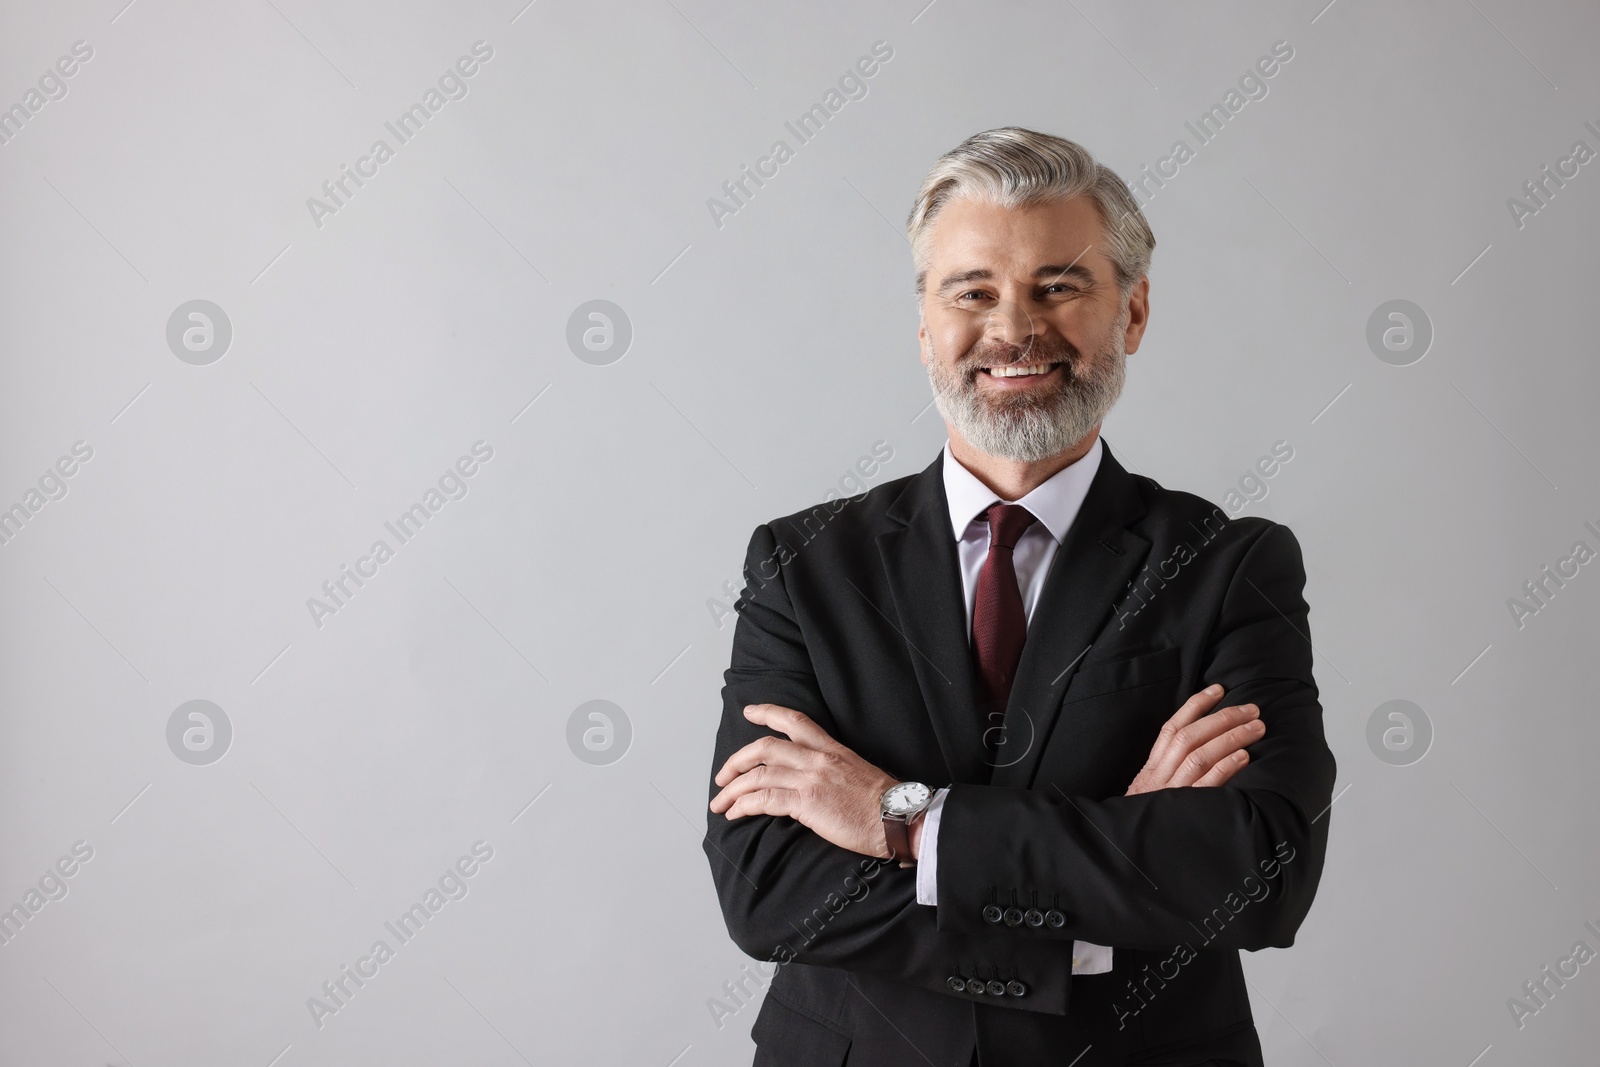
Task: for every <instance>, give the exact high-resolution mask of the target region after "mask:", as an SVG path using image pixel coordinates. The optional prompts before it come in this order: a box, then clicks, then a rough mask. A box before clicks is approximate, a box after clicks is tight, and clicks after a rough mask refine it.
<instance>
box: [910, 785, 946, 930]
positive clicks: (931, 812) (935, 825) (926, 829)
mask: <svg viewBox="0 0 1600 1067" xmlns="http://www.w3.org/2000/svg"><path fill="white" fill-rule="evenodd" d="M948 792H950V790H948V789H935V790H934V791H933V799H932V800H930V801H929V802H928V810H927V811H925V812H923V813H922V839H921V840H920V841H918V842H917V903H918V904H929V905H937V904H938V903H939V813H940V812H941V811H943V810H944V798H945V794H946V793H948Z"/></svg>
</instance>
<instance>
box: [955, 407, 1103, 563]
mask: <svg viewBox="0 0 1600 1067" xmlns="http://www.w3.org/2000/svg"><path fill="white" fill-rule="evenodd" d="M1103 451H1104V450H1103V449H1102V448H1101V447H1100V435H1099V434H1096V435H1095V439H1094V444H1093V445H1092V446H1090V448H1089V451H1088V452H1087V453H1085V454H1084V456H1083V458H1082V459H1080V460H1078V461H1077V462H1075V463H1071V464H1068V465H1067V466H1065V467H1063V468H1061V469H1060V470H1059V471H1057V472H1056V473H1054V474H1052V475H1051V476H1050V477H1049V478H1047V479H1045V481H1044V482H1043V483H1042V484H1040V485H1038V486H1036V487H1034V490H1033V491H1032V492H1031V493H1029V494H1028V495H1027V496H1025V497H1023V498H1022V499H1021V500H1016V501H1005V503H1016V504H1021V505H1022V506H1023V507H1025V508H1027V509H1028V511H1029V513H1030V514H1032V515H1033V517H1034V518H1036V519H1038V520H1039V521H1040V522H1041V523H1043V524H1044V526H1045V528H1046V529H1047V530H1049V531H1050V536H1051V537H1054V538H1055V539H1056V543H1057V544H1060V543H1061V539H1062V538H1064V537H1066V536H1067V530H1068V529H1069V528H1070V527H1071V526H1072V520H1073V519H1075V518H1077V517H1078V509H1079V508H1081V507H1082V506H1083V498H1084V497H1086V496H1088V495H1089V485H1090V483H1092V482H1093V481H1094V475H1095V472H1096V471H1097V470H1099V469H1100V456H1101V454H1102V453H1103ZM940 466H941V468H942V471H943V474H944V496H945V500H946V501H947V502H948V503H949V505H950V528H951V530H952V531H953V532H954V533H955V539H956V540H957V541H959V540H961V537H962V535H963V534H965V533H966V532H967V527H968V525H969V524H971V523H972V522H974V521H976V520H977V519H978V518H979V516H981V515H982V514H983V512H984V511H985V510H986V509H987V508H988V507H989V505H990V504H993V503H994V502H995V501H997V500H999V499H1000V497H999V496H997V495H996V494H995V492H994V490H992V489H990V488H989V487H988V486H986V485H984V484H983V483H982V482H980V481H979V480H978V478H977V475H975V474H973V473H972V472H971V471H969V470H967V468H965V467H963V466H962V465H961V463H960V462H959V461H958V460H957V459H956V458H955V457H954V456H952V455H951V454H950V444H949V442H946V443H945V446H944V460H943V462H942V463H941V464H940Z"/></svg>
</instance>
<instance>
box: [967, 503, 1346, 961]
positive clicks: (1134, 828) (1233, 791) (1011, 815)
mask: <svg viewBox="0 0 1600 1067" xmlns="http://www.w3.org/2000/svg"><path fill="white" fill-rule="evenodd" d="M1304 587H1305V571H1304V567H1303V565H1302V562H1301V555H1300V547H1299V543H1298V542H1297V541H1296V539H1295V537H1294V535H1293V534H1292V533H1291V532H1290V531H1289V529H1288V528H1287V527H1284V526H1279V525H1276V524H1272V525H1269V526H1267V527H1266V529H1265V530H1264V532H1262V533H1261V534H1260V535H1258V536H1257V537H1256V539H1255V540H1254V541H1253V542H1252V543H1251V544H1250V545H1249V546H1248V548H1246V549H1245V551H1244V552H1243V554H1242V555H1241V557H1240V562H1239V563H1238V565H1237V567H1236V570H1235V572H1234V573H1233V575H1232V576H1231V578H1230V579H1229V582H1228V585H1227V589H1226V592H1225V594H1224V596H1223V598H1222V603H1221V604H1220V606H1219V608H1218V611H1217V614H1216V617H1215V618H1214V620H1213V622H1212V625H1211V629H1210V633H1209V636H1208V639H1207V643H1206V648H1205V653H1204V655H1203V657H1202V660H1201V666H1200V671H1201V677H1200V680H1201V681H1203V682H1205V683H1207V684H1209V683H1211V682H1220V683H1221V684H1222V685H1223V686H1224V687H1225V688H1226V690H1227V692H1226V694H1225V696H1224V698H1223V706H1231V705H1235V704H1248V703H1254V704H1256V705H1258V706H1259V707H1260V709H1261V720H1262V722H1264V723H1265V724H1266V733H1265V734H1264V735H1263V737H1262V739H1261V740H1260V741H1258V742H1256V743H1255V744H1254V745H1251V746H1250V747H1249V753H1250V763H1249V765H1248V766H1246V768H1245V769H1244V770H1242V771H1240V772H1239V773H1238V774H1236V775H1234V776H1233V778H1231V779H1230V780H1229V781H1228V782H1227V784H1226V785H1224V786H1222V787H1220V788H1201V789H1196V788H1175V789H1162V790H1157V791H1155V792H1151V793H1141V794H1139V795H1136V796H1122V797H1111V798H1107V799H1095V798H1093V797H1086V796H1069V795H1066V794H1065V793H1063V792H1061V791H1060V790H1059V789H1057V788H1055V787H1053V786H1052V785H1051V784H1050V783H1048V782H1038V783H1036V788H1035V789H1034V790H1031V791H1030V790H1021V789H1007V788H996V787H990V786H978V785H962V784H957V785H954V786H952V787H951V789H950V793H949V795H948V796H947V797H946V798H945V803H944V811H943V818H942V825H941V826H940V830H939V871H938V877H939V908H938V922H939V928H940V930H941V931H943V930H951V931H955V930H965V929H975V928H981V927H982V926H983V925H984V923H983V920H982V917H981V913H982V907H983V903H984V902H986V901H988V900H990V899H991V893H992V892H993V891H995V890H999V891H1000V893H1001V894H1002V897H1003V898H1009V896H1010V891H1011V890H1012V889H1013V888H1015V889H1017V890H1019V891H1020V892H1021V894H1022V895H1023V897H1024V899H1026V898H1027V896H1028V894H1029V893H1030V892H1031V891H1034V890H1037V891H1038V893H1039V898H1040V899H1042V900H1051V899H1054V900H1058V901H1059V902H1060V903H1059V904H1058V907H1059V908H1060V910H1061V911H1062V912H1064V913H1065V916H1066V920H1067V921H1066V922H1065V923H1064V924H1063V925H1061V926H1060V927H1057V928H1052V927H1049V926H1044V927H1040V928H1037V929H1034V928H1031V927H1027V926H1019V927H1016V928H1014V929H1009V928H1007V929H1009V932H1010V933H1012V935H1013V936H1015V937H1016V938H1018V939H1024V940H1038V939H1068V938H1081V939H1083V940H1086V941H1091V942H1094V943H1096V944H1103V945H1112V946H1115V947H1118V948H1123V947H1126V948H1131V949H1159V948H1170V947H1172V946H1173V945H1174V944H1177V943H1179V942H1188V943H1189V944H1190V945H1191V946H1193V947H1195V948H1199V947H1202V946H1205V947H1213V948H1234V949H1259V948H1267V947H1273V948H1287V947H1288V946H1289V945H1291V944H1293V942H1294V935H1295V931H1296V930H1297V929H1298V927H1299V925H1300V922H1301V920H1303V919H1304V918H1305V916H1306V913H1307V911H1308V910H1309V909H1310V907H1311V900H1312V897H1313V895H1314V894H1315V892H1316V888H1317V882H1318V880H1319V879H1320V877H1321V874H1322V865H1323V858H1324V855H1325V853H1326V849H1327V842H1328V823H1329V821H1330V819H1329V817H1328V814H1327V812H1328V808H1329V805H1330V804H1331V795H1332V791H1333V782H1334V771H1335V766H1334V758H1333V754H1332V752H1330V751H1329V749H1328V746H1327V743H1326V741H1325V740H1324V738H1323V731H1322V708H1321V705H1320V703H1319V702H1318V697H1317V687H1316V683H1315V682H1314V681H1313V679H1312V676H1311V659H1312V650H1311V637H1310V634H1311V631H1310V628H1309V626H1308V625H1307V615H1308V608H1307V605H1306V602H1305V599H1304V596H1303V590H1304Z"/></svg>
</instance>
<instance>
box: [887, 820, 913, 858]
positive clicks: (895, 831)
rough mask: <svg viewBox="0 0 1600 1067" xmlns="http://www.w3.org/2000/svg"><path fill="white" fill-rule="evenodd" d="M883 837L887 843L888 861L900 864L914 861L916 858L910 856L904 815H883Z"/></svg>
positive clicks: (907, 830)
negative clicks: (895, 861)
mask: <svg viewBox="0 0 1600 1067" xmlns="http://www.w3.org/2000/svg"><path fill="white" fill-rule="evenodd" d="M883 836H884V839H885V840H886V841H888V843H889V853H890V855H889V858H890V859H892V860H897V861H899V862H901V863H912V862H915V861H916V857H915V856H913V855H912V854H911V833H910V828H909V826H908V824H907V822H906V817H905V816H904V815H885V816H884V817H883Z"/></svg>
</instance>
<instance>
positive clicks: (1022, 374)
mask: <svg viewBox="0 0 1600 1067" xmlns="http://www.w3.org/2000/svg"><path fill="white" fill-rule="evenodd" d="M1062 366H1063V364H1062V363H1006V364H1003V365H1001V366H997V367H980V368H978V369H979V371H980V372H981V373H982V374H983V375H985V376H986V377H989V378H994V379H997V380H1001V381H1008V380H1012V379H1017V378H1021V379H1027V380H1028V381H1026V382H1018V385H1022V384H1030V385H1031V384H1033V383H1032V381H1031V380H1032V379H1037V378H1043V377H1045V376H1046V375H1049V374H1051V373H1053V372H1055V371H1057V370H1059V369H1060V368H1061V367H1062Z"/></svg>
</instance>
